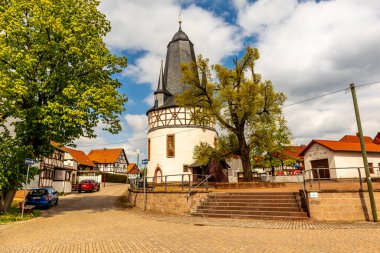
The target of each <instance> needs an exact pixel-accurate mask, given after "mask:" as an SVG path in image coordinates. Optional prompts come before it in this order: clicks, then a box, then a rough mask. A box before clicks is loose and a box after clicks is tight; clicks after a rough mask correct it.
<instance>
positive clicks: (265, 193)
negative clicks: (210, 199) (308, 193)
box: [210, 192, 299, 196]
mask: <svg viewBox="0 0 380 253" xmlns="http://www.w3.org/2000/svg"><path fill="white" fill-rule="evenodd" d="M213 195H216V196H219V195H220V196H236V195H244V196H247V195H252V196H258V195H292V196H294V195H296V196H299V193H298V192H213V193H210V196H213Z"/></svg>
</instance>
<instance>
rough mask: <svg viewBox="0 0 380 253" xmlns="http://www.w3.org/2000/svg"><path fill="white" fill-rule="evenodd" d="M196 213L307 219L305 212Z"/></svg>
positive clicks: (237, 211)
mask: <svg viewBox="0 0 380 253" xmlns="http://www.w3.org/2000/svg"><path fill="white" fill-rule="evenodd" d="M196 213H207V214H229V215H256V216H268V217H270V216H286V217H288V216H290V217H307V213H306V212H281V211H251V210H215V209H214V210H210V209H203V210H201V211H200V212H196Z"/></svg>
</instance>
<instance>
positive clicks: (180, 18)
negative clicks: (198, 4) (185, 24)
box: [178, 10, 182, 31]
mask: <svg viewBox="0 0 380 253" xmlns="http://www.w3.org/2000/svg"><path fill="white" fill-rule="evenodd" d="M178 23H179V30H180V31H181V30H182V27H181V25H182V10H181V11H180V12H179V15H178Z"/></svg>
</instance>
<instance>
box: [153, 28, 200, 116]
mask: <svg viewBox="0 0 380 253" xmlns="http://www.w3.org/2000/svg"><path fill="white" fill-rule="evenodd" d="M190 62H195V53H194V46H193V43H192V42H191V41H190V39H189V37H188V36H187V35H186V33H185V32H184V31H182V28H181V26H180V27H179V29H178V32H176V33H175V34H174V36H173V38H172V40H171V41H170V42H169V44H168V46H167V53H166V61H165V69H164V73H163V77H162V75H161V74H160V76H159V81H158V87H157V90H156V91H155V92H154V94H155V95H156V94H158V93H165V94H166V96H165V99H164V101H163V104H162V105H161V106H158V105H157V103H155V105H154V106H153V107H152V108H151V109H149V110H148V112H147V114H148V113H149V112H150V111H151V110H155V109H161V108H166V107H173V106H176V105H175V103H174V96H175V95H176V94H180V93H182V92H183V91H184V90H185V89H186V87H185V86H184V85H183V84H182V74H181V69H180V67H181V64H183V63H190ZM161 71H162V70H161ZM161 78H163V80H161ZM156 100H157V98H156Z"/></svg>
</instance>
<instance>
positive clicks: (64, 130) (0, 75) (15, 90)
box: [0, 0, 127, 211]
mask: <svg viewBox="0 0 380 253" xmlns="http://www.w3.org/2000/svg"><path fill="white" fill-rule="evenodd" d="M98 5H99V1H97V0H75V1H73V0H57V1H52V0H44V1H42V0H17V1H12V0H2V1H1V5H0V123H5V122H8V123H9V122H10V121H12V119H13V123H12V127H14V128H15V129H14V134H8V135H7V136H6V140H7V142H9V143H14V145H15V146H14V148H12V149H10V148H7V147H6V146H5V145H1V147H0V148H1V150H0V161H1V163H0V166H1V167H0V170H2V173H1V175H3V178H2V180H6V181H7V182H8V183H7V184H9V185H8V186H7V187H5V188H4V187H3V184H2V188H1V189H0V190H1V195H2V196H7V195H8V193H10V189H13V190H14V189H16V188H17V187H19V186H20V182H21V180H24V178H25V165H24V164H23V159H22V158H23V157H25V155H27V156H28V157H31V158H35V159H39V158H41V156H43V155H48V154H49V153H50V152H51V151H52V147H51V145H50V141H55V142H59V143H62V144H70V143H72V142H73V141H74V140H75V139H77V138H79V137H81V136H85V137H90V138H91V137H95V133H94V129H93V128H94V127H95V126H96V125H97V124H98V123H99V122H102V123H103V125H104V126H105V129H106V130H108V131H110V132H111V133H117V132H118V131H119V130H120V129H121V126H120V123H119V118H118V116H119V115H120V114H121V112H122V111H123V110H124V108H123V104H124V102H126V101H127V97H126V96H125V95H123V94H120V93H119V92H118V88H120V85H121V84H120V83H119V82H118V81H117V80H115V79H113V78H112V75H113V74H116V73H119V72H121V70H122V68H123V67H125V66H126V59H125V58H124V57H116V56H114V55H113V54H111V53H110V51H109V50H108V48H107V47H106V45H105V43H104V42H103V38H104V36H105V35H106V34H107V33H108V32H109V31H110V29H111V27H110V23H109V22H108V21H107V20H106V19H105V16H104V15H103V14H102V13H100V12H99V11H98V9H97V7H98ZM0 131H1V130H0ZM4 138H5V137H4ZM2 141H3V140H2ZM9 155H10V157H11V158H12V160H11V161H10V162H11V166H10V165H9V164H7V163H4V162H3V161H8V160H7V159H8V158H9ZM9 170H12V171H13V172H15V173H11V174H12V175H14V177H13V179H11V176H10V174H9V173H4V171H9ZM16 172H17V173H19V174H20V176H16V174H17V173H16ZM4 178H5V179H4ZM12 198H13V197H12ZM4 199H7V200H9V199H11V198H10V197H5V198H1V199H0V200H1V201H2V202H3V201H4ZM6 206H7V204H5V203H2V205H0V211H4V210H2V209H4V207H6ZM1 207H3V208H2V209H1Z"/></svg>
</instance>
